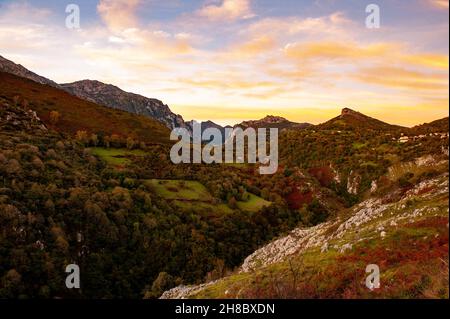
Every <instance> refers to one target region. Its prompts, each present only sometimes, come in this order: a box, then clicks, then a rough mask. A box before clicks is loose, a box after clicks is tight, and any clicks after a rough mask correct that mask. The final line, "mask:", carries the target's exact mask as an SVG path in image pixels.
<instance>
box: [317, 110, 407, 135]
mask: <svg viewBox="0 0 450 319" xmlns="http://www.w3.org/2000/svg"><path fill="white" fill-rule="evenodd" d="M314 129H322V130H324V129H325V130H353V129H366V130H367V129H368V130H379V131H380V130H381V131H398V130H399V129H405V128H404V127H402V126H398V125H391V124H388V123H385V122H383V121H380V120H377V119H374V118H372V117H370V116H367V115H364V114H362V113H360V112H357V111H354V110H352V109H349V108H343V109H342V112H341V114H340V115H339V116H337V117H335V118H333V119H331V120H329V121H327V122H325V123H322V124H319V125H317V126H316V127H315V128H314Z"/></svg>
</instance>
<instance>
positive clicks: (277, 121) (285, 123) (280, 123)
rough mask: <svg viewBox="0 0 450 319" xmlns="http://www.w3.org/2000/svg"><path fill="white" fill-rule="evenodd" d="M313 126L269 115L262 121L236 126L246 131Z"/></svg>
mask: <svg viewBox="0 0 450 319" xmlns="http://www.w3.org/2000/svg"><path fill="white" fill-rule="evenodd" d="M310 126H312V124H309V123H295V122H291V121H289V120H287V119H285V118H284V117H281V116H273V115H267V116H266V117H264V118H262V119H260V120H252V121H244V122H241V123H240V124H237V125H235V127H241V128H242V129H246V128H248V127H252V128H255V129H257V128H278V129H280V130H284V129H303V128H307V127H310Z"/></svg>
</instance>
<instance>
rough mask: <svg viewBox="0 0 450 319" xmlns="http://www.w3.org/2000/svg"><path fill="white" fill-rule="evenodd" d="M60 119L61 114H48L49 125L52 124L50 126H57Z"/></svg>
mask: <svg viewBox="0 0 450 319" xmlns="http://www.w3.org/2000/svg"><path fill="white" fill-rule="evenodd" d="M60 118H61V114H59V112H58V111H51V112H50V124H52V125H56V124H58V122H59V119H60Z"/></svg>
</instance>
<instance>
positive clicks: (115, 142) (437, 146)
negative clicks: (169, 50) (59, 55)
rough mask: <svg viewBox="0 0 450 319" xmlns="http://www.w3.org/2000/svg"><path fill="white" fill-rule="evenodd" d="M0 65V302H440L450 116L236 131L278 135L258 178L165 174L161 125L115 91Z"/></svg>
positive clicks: (191, 167) (184, 166)
mask: <svg viewBox="0 0 450 319" xmlns="http://www.w3.org/2000/svg"><path fill="white" fill-rule="evenodd" d="M0 62H1V61H0ZM3 63H4V65H6V66H7V67H6V66H3V67H2V68H0V70H2V71H5V72H0V173H1V175H0V176H1V178H0V298H86V299H88V298H134V299H138V298H148V299H155V298H160V297H162V298H448V272H445V269H446V268H447V269H448V160H449V159H448V147H449V140H448V131H449V127H448V118H444V119H441V120H437V121H434V122H431V123H425V124H422V125H418V126H414V127H411V128H407V127H402V126H398V125H392V124H388V123H385V122H383V121H380V120H378V119H374V118H371V117H369V116H366V115H364V114H362V113H359V112H357V111H355V110H351V109H349V108H344V109H342V110H341V111H340V114H339V115H338V116H337V117H335V118H333V119H331V120H329V121H326V122H324V123H322V124H318V125H312V124H307V123H294V122H290V121H288V120H286V119H283V118H280V117H276V116H267V117H266V118H263V119H261V120H255V121H245V122H243V123H241V124H237V125H236V126H237V127H241V128H242V127H244V128H245V127H252V128H259V127H274V128H278V129H279V130H280V131H279V133H280V134H279V166H278V170H277V171H276V172H275V173H274V174H270V175H261V174H260V172H259V168H260V167H259V166H258V165H257V164H245V163H240V164H239V163H235V164H226V163H224V164H206V163H197V164H195V163H180V164H174V163H173V162H172V161H171V160H170V158H169V155H170V149H171V147H172V145H173V143H174V141H170V139H169V137H170V130H169V127H170V125H169V124H168V122H167V121H165V120H161V118H160V116H159V114H156V113H152V114H150V113H149V114H136V112H130V110H128V109H126V108H124V107H119V106H117V105H115V106H112V105H107V104H109V102H110V101H103V100H101V99H103V98H105V97H109V96H110V93H108V92H110V90H113V91H114V92H116V93H117V94H120V96H121V98H122V97H124V96H128V95H126V92H124V91H121V90H120V89H119V88H116V87H106V88H105V87H104V86H103V85H102V84H99V83H97V82H95V83H91V82H89V83H86V82H84V83H78V84H77V85H76V86H77V87H78V86H80V87H78V88H77V90H76V92H75V91H73V92H72V93H68V92H67V88H68V87H67V86H66V88H65V89H64V88H62V87H61V85H57V84H54V82H53V81H51V82H48V81H50V80H48V81H44V80H43V79H45V78H42V77H39V76H38V75H36V74H34V73H32V72H31V73H30V71H28V72H26V71H25V70H26V69H25V70H24V69H22V68H23V67H22V68H19V67H18V66H17V65H15V64H14V65H11V64H10V63H6V62H3ZM11 72H13V73H16V74H11ZM85 85H88V86H89V90H91V89H93V88H91V87H90V85H94V86H95V87H96V88H97V89H98V90H99V92H97V93H98V95H97V94H96V95H95V96H85V92H84V90H87V89H86V86H85ZM97 86H98V87H97ZM80 90H81V91H80ZM89 90H88V91H89ZM103 90H106V93H105V91H103ZM119 90H120V91H119ZM111 94H112V93H111ZM111 96H113V94H112V95H111ZM132 98H136V99H138V100H139V101H140V100H141V99H145V98H144V97H136V96H133V97H132ZM130 99H131V97H130ZM118 100H120V99H115V101H118ZM102 101H103V102H102ZM145 101H147V100H145ZM143 103H144V102H143ZM154 103H156V104H155V105H154V106H155V107H156V108H158V107H159V106H157V105H160V104H159V103H157V102H156V101H154ZM169 111H170V110H169V109H168V107H167V109H166V108H165V107H164V108H163V109H162V110H161V112H169ZM337 113H339V111H337ZM155 114H156V115H155ZM167 114H169V113H167ZM183 123H184V122H183ZM191 124H192V123H191ZM186 125H187V127H188V124H186ZM208 125H210V126H214V123H208ZM405 137H408V138H407V139H406V138H405ZM68 263H75V264H77V265H79V266H80V271H81V273H82V278H83V281H82V288H81V289H80V290H78V291H76V290H68V289H66V287H65V284H64V282H65V281H64V279H65V273H64V272H63V269H64V268H65V266H66V265H67V264H68ZM368 264H377V265H379V267H380V269H381V288H380V289H377V290H373V291H371V290H369V289H367V287H366V286H365V285H364V280H365V277H366V274H365V268H366V266H367V265H368Z"/></svg>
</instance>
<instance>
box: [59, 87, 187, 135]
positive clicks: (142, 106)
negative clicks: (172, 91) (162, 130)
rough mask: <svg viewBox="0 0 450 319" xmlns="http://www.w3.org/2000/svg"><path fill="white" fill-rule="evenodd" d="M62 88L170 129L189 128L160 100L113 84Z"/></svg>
mask: <svg viewBox="0 0 450 319" xmlns="http://www.w3.org/2000/svg"><path fill="white" fill-rule="evenodd" d="M61 88H62V89H63V90H65V91H67V92H68V93H70V94H73V95H75V96H77V97H79V98H81V99H84V100H87V101H90V102H94V103H96V104H100V105H104V106H107V107H110V108H113V109H119V110H122V111H126V112H129V113H134V114H138V115H144V116H149V117H152V118H154V119H156V120H158V121H160V122H162V123H163V124H165V125H166V126H167V127H168V128H170V129H174V128H188V127H187V126H186V124H185V122H184V120H183V118H182V117H181V115H177V114H174V113H172V111H171V110H170V109H169V107H168V106H167V105H165V104H164V103H163V102H161V101H160V100H157V99H151V98H147V97H145V96H142V95H138V94H133V93H128V92H125V91H123V90H121V89H120V88H118V87H116V86H114V85H111V84H105V83H102V82H99V81H92V80H83V81H78V82H74V83H68V84H61Z"/></svg>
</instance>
